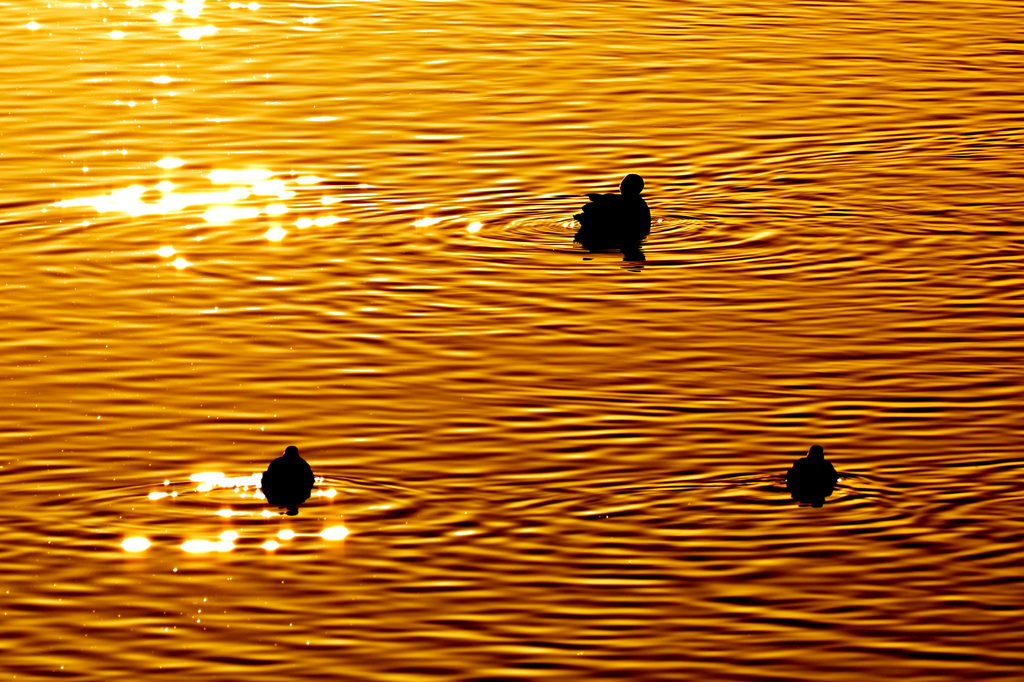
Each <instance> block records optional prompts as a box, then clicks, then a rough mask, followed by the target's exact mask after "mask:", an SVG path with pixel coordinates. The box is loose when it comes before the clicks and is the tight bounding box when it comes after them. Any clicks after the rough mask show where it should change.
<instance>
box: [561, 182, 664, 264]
mask: <svg viewBox="0 0 1024 682" xmlns="http://www.w3.org/2000/svg"><path fill="white" fill-rule="evenodd" d="M643 189H644V179H643V178H641V177H640V176H639V175H637V174H636V173H630V174H629V175H627V176H626V177H625V178H623V179H622V183H621V184H620V185H619V190H620V191H621V192H622V193H621V194H588V195H587V198H588V199H590V203H588V204H586V205H584V206H583V212H582V213H577V214H576V215H575V216H573V217H574V218H575V219H576V222H578V223H579V224H580V229H579V230H577V232H576V236H575V237H574V241H577V242H579V243H580V244H582V245H583V246H584V247H586V248H588V249H591V250H593V249H604V248H612V247H619V248H621V249H622V251H623V253H625V252H626V251H627V250H631V249H637V250H639V244H640V240H642V239H643V238H644V237H646V236H647V235H648V234H649V233H650V231H651V209H650V208H648V207H647V202H646V201H644V200H643V197H641V196H640V192H642V191H643Z"/></svg>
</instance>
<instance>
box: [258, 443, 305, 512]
mask: <svg viewBox="0 0 1024 682" xmlns="http://www.w3.org/2000/svg"><path fill="white" fill-rule="evenodd" d="M313 482H314V479H313V470H312V469H310V468H309V464H307V463H306V460H304V459H302V458H301V457H299V449H298V448H297V447H295V446H294V445H289V446H288V447H287V448H285V451H284V455H283V456H281V457H278V458H277V459H275V460H274V461H273V462H271V463H270V466H269V467H267V470H266V472H264V474H263V482H262V484H261V485H262V488H263V494H264V495H266V496H267V502H269V503H270V504H276V505H277V506H278V507H287V508H288V515H289V516H295V515H296V514H298V513H299V505H300V504H302V503H303V502H305V501H306V500H308V499H309V495H310V493H312V492H313Z"/></svg>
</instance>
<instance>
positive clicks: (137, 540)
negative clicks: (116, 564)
mask: <svg viewBox="0 0 1024 682" xmlns="http://www.w3.org/2000/svg"><path fill="white" fill-rule="evenodd" d="M121 547H122V548H124V551H126V552H141V551H143V550H145V549H146V548H148V547H149V540H147V539H146V538H144V537H139V536H135V537H131V538H125V539H124V542H122V543H121Z"/></svg>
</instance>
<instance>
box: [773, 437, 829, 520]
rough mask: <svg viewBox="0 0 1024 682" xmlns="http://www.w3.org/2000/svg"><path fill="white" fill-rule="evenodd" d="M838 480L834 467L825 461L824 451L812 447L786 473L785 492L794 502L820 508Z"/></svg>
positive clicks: (816, 446)
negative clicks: (787, 492) (788, 493)
mask: <svg viewBox="0 0 1024 682" xmlns="http://www.w3.org/2000/svg"><path fill="white" fill-rule="evenodd" d="M838 480H839V476H838V475H837V474H836V470H835V467H833V466H832V463H831V462H829V461H828V460H827V459H825V449H824V448H822V447H821V446H820V445H812V446H811V450H810V452H808V453H807V456H806V457H801V458H800V459H798V460H797V461H796V462H794V463H793V466H792V467H790V469H789V471H788V472H787V473H786V490H788V491H789V492H790V494H791V495H792V496H793V499H794V500H798V501H800V502H807V503H809V504H811V505H813V506H815V507H820V506H821V505H823V504H825V498H826V497H828V496H829V495H831V494H832V490H833V489H834V488H835V486H836V482H837V481H838Z"/></svg>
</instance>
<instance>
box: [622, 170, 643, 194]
mask: <svg viewBox="0 0 1024 682" xmlns="http://www.w3.org/2000/svg"><path fill="white" fill-rule="evenodd" d="M619 191H620V192H622V193H623V194H624V195H637V194H640V192H643V191H644V179H643V178H641V177H640V176H639V175H637V174H636V173H630V174H629V175H627V176H626V177H624V178H622V183H621V184H620V185H619Z"/></svg>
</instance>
